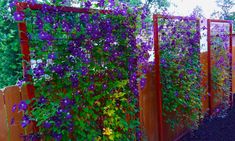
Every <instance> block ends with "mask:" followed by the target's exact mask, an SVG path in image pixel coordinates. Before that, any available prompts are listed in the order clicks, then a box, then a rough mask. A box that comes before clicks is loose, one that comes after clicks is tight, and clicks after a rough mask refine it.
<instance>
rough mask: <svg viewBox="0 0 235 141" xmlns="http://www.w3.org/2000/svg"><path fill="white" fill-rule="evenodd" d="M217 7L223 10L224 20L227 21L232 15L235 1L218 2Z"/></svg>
mask: <svg viewBox="0 0 235 141" xmlns="http://www.w3.org/2000/svg"><path fill="white" fill-rule="evenodd" d="M216 3H217V6H218V7H220V8H221V10H222V15H221V16H222V18H223V19H226V18H228V17H229V15H230V10H231V9H232V8H233V6H234V5H235V2H234V0H216Z"/></svg>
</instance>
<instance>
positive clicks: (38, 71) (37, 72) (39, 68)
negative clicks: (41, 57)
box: [33, 64, 45, 78]
mask: <svg viewBox="0 0 235 141" xmlns="http://www.w3.org/2000/svg"><path fill="white" fill-rule="evenodd" d="M33 73H34V76H35V77H36V78H40V77H41V76H43V75H44V74H45V72H44V68H43V65H42V64H39V65H38V66H37V67H35V68H34V69H33Z"/></svg>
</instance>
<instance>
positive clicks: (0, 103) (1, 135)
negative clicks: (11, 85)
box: [0, 90, 8, 141]
mask: <svg viewBox="0 0 235 141" xmlns="http://www.w3.org/2000/svg"><path fill="white" fill-rule="evenodd" d="M0 125H1V126H0V141H7V137H8V136H7V133H8V128H7V115H6V109H5V104H4V95H3V92H2V90H0Z"/></svg>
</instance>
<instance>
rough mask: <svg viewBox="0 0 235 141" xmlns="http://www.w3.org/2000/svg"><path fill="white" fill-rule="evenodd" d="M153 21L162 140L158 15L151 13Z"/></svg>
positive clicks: (158, 109)
mask: <svg viewBox="0 0 235 141" xmlns="http://www.w3.org/2000/svg"><path fill="white" fill-rule="evenodd" d="M153 21H154V55H155V60H154V62H155V64H154V65H155V72H156V95H157V99H156V100H157V105H158V106H157V111H158V122H159V123H158V132H159V141H163V118H162V92H161V79H160V52H159V50H160V48H159V37H158V16H157V15H153Z"/></svg>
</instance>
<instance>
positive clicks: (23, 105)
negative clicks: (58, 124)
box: [18, 101, 28, 111]
mask: <svg viewBox="0 0 235 141" xmlns="http://www.w3.org/2000/svg"><path fill="white" fill-rule="evenodd" d="M27 108H28V104H27V103H26V102H25V101H21V102H20V104H19V105H18V109H19V111H26V110H27Z"/></svg>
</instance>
